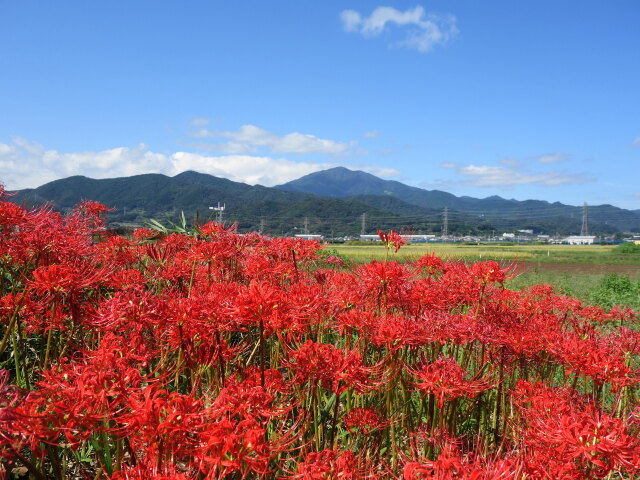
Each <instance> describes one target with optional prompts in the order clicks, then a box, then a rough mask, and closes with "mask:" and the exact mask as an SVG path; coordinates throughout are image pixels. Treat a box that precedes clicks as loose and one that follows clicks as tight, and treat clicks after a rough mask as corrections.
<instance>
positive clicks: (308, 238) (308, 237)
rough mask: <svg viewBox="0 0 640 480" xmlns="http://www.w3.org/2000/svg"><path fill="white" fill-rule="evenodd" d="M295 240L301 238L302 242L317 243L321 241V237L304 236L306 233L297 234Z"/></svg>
mask: <svg viewBox="0 0 640 480" xmlns="http://www.w3.org/2000/svg"><path fill="white" fill-rule="evenodd" d="M295 237H296V238H301V239H303V240H317V241H319V242H321V241H322V235H315V234H306V233H302V234H298V235H296V236H295Z"/></svg>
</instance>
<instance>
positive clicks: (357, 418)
mask: <svg viewBox="0 0 640 480" xmlns="http://www.w3.org/2000/svg"><path fill="white" fill-rule="evenodd" d="M344 425H345V426H346V427H347V430H349V432H351V433H356V432H362V433H363V434H365V435H368V434H369V433H371V432H372V431H374V430H378V429H381V428H384V427H386V426H388V425H389V422H388V421H385V420H383V419H382V418H381V417H380V415H379V414H378V412H376V411H375V410H374V409H373V408H354V409H353V410H351V411H350V412H349V413H347V414H346V415H345V417H344Z"/></svg>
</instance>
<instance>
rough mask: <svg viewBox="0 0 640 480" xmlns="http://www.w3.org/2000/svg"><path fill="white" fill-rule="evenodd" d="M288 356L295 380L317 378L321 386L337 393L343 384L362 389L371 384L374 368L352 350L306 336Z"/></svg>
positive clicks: (307, 380) (311, 382) (305, 380)
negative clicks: (289, 356)
mask: <svg viewBox="0 0 640 480" xmlns="http://www.w3.org/2000/svg"><path fill="white" fill-rule="evenodd" d="M291 357H292V359H293V361H292V362H291V364H290V365H291V368H292V370H293V372H294V379H293V380H294V382H297V383H306V382H309V383H310V384H315V383H316V382H319V383H320V385H322V387H323V388H325V389H327V390H332V391H334V392H336V393H338V394H339V393H341V392H342V391H344V390H345V389H346V388H354V389H355V390H356V391H357V392H360V393H362V392H364V391H366V390H367V389H369V388H371V386H372V383H371V381H370V380H369V375H370V374H371V373H372V372H373V369H372V368H370V367H366V366H364V364H363V363H362V359H361V357H360V355H359V354H358V353H357V352H355V351H345V350H340V349H337V348H336V347H334V346H333V345H328V344H324V343H315V342H312V341H311V340H307V342H306V343H305V344H304V345H302V346H301V347H300V348H299V349H298V350H296V351H294V352H293V353H292V354H291Z"/></svg>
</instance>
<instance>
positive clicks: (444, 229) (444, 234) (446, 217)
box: [442, 207, 449, 240]
mask: <svg viewBox="0 0 640 480" xmlns="http://www.w3.org/2000/svg"><path fill="white" fill-rule="evenodd" d="M443 220H444V225H443V226H442V239H443V240H445V239H446V238H447V237H448V236H449V207H444V218H443Z"/></svg>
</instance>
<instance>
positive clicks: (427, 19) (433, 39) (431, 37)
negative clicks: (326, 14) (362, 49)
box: [340, 5, 458, 53]
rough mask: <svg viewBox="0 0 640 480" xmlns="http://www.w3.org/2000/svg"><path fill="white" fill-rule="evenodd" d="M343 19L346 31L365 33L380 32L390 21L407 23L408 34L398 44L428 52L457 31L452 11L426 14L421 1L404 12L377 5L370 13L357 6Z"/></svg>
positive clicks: (378, 33) (345, 14) (365, 34)
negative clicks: (364, 13)
mask: <svg viewBox="0 0 640 480" xmlns="http://www.w3.org/2000/svg"><path fill="white" fill-rule="evenodd" d="M340 19H341V20H342V26H343V28H344V30H345V31H347V32H357V33H360V34H362V35H363V36H364V37H375V36H378V35H380V34H381V33H382V32H383V31H385V29H386V28H387V25H390V24H394V25H396V26H399V27H404V28H405V29H406V34H405V38H404V39H403V40H400V41H399V42H397V45H400V46H404V47H407V48H411V49H414V50H417V51H419V52H421V53H426V52H429V51H430V50H431V49H432V48H433V47H434V46H436V45H445V44H446V43H447V42H448V41H449V40H450V39H451V38H453V37H455V36H456V35H457V34H458V28H457V27H456V18H455V17H454V16H453V15H436V14H431V13H429V14H427V13H426V12H425V10H424V8H423V7H421V6H419V5H418V6H416V7H414V8H410V9H408V10H406V11H404V12H402V11H399V10H396V9H395V8H392V7H377V8H376V9H375V10H374V11H373V12H372V13H371V15H369V16H368V17H363V16H362V15H361V14H360V13H359V12H356V11H355V10H344V11H343V12H342V13H341V14H340Z"/></svg>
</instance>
